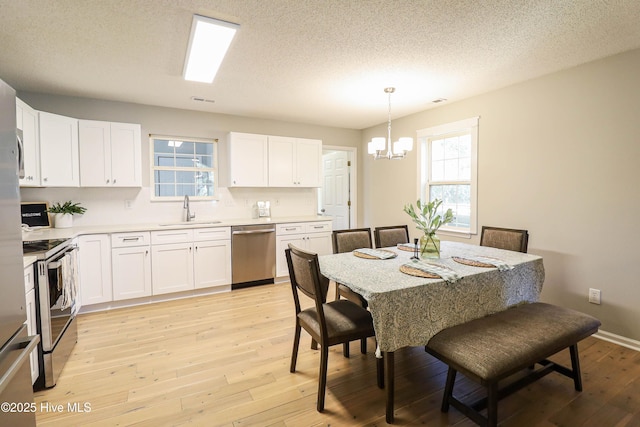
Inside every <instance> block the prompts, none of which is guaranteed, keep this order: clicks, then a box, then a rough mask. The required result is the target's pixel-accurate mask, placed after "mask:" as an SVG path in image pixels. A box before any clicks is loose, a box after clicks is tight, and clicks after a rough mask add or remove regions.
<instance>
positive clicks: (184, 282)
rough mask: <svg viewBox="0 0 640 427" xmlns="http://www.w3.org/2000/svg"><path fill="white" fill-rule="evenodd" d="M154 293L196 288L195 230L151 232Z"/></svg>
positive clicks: (159, 293) (160, 293)
mask: <svg viewBox="0 0 640 427" xmlns="http://www.w3.org/2000/svg"><path fill="white" fill-rule="evenodd" d="M151 276H152V278H153V280H152V286H151V288H152V293H153V295H162V294H169V293H172V292H181V291H188V290H191V289H193V230H192V229H187V228H183V229H177V230H162V231H153V232H151Z"/></svg>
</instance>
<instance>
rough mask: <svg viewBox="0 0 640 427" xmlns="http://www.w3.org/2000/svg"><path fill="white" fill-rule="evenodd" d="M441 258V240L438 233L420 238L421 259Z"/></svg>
mask: <svg viewBox="0 0 640 427" xmlns="http://www.w3.org/2000/svg"><path fill="white" fill-rule="evenodd" d="M424 258H426V259H429V258H431V259H433V258H440V239H439V238H438V236H436V233H431V234H425V235H423V236H422V237H420V259H424Z"/></svg>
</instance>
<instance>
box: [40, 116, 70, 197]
mask: <svg viewBox="0 0 640 427" xmlns="http://www.w3.org/2000/svg"><path fill="white" fill-rule="evenodd" d="M38 118H39V123H38V125H39V134H40V177H41V183H42V185H43V186H46V187H78V186H79V184H80V166H79V154H78V119H74V118H71V117H65V116H59V115H57V114H51V113H45V112H43V111H40V112H39V113H38Z"/></svg>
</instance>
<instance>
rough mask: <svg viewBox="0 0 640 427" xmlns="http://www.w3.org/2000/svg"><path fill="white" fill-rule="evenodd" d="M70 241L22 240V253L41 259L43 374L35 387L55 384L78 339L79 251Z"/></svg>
mask: <svg viewBox="0 0 640 427" xmlns="http://www.w3.org/2000/svg"><path fill="white" fill-rule="evenodd" d="M77 250H78V248H77V246H76V245H74V244H72V243H71V240H66V239H60V240H38V241H32V242H24V243H23V253H24V254H25V255H33V256H36V257H37V258H38V261H37V262H36V263H35V269H36V278H37V282H36V316H37V319H38V333H39V334H40V338H41V340H40V344H39V347H38V349H39V351H38V353H39V354H38V364H39V367H40V376H39V377H38V379H37V381H36V383H35V384H34V388H35V389H36V390H38V389H42V388H50V387H53V386H55V385H56V382H57V379H58V376H59V375H60V372H61V371H62V368H63V367H64V364H65V363H66V361H67V359H68V358H69V355H70V354H71V351H72V350H73V347H74V346H75V344H76V341H77V339H78V329H77V324H76V314H77V313H76V310H77V308H76V295H77V292H76V291H77V283H76V271H77V261H76V252H77Z"/></svg>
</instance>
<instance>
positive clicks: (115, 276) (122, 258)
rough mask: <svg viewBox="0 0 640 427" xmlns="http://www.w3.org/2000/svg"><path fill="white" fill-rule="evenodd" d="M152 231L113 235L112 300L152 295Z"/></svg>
mask: <svg viewBox="0 0 640 427" xmlns="http://www.w3.org/2000/svg"><path fill="white" fill-rule="evenodd" d="M149 242H150V238H149V232H139V233H116V234H112V235H111V267H112V268H111V273H112V282H113V300H114V301H119V300H125V299H130V298H139V297H147V296H150V295H151V253H150V245H149Z"/></svg>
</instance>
